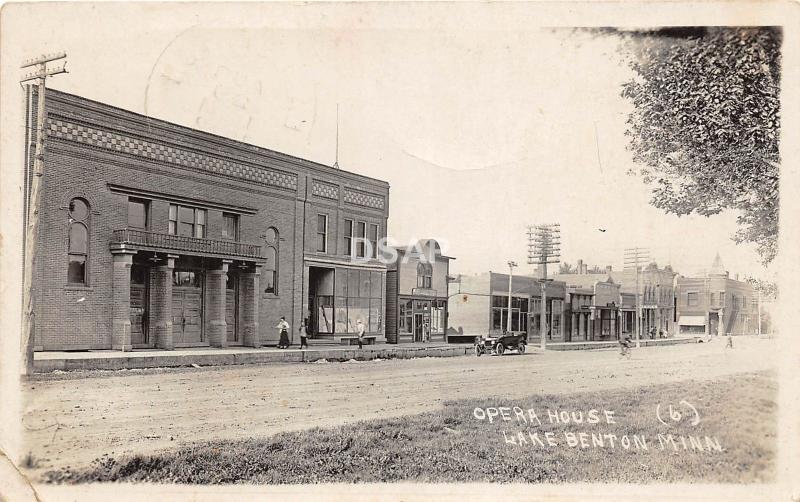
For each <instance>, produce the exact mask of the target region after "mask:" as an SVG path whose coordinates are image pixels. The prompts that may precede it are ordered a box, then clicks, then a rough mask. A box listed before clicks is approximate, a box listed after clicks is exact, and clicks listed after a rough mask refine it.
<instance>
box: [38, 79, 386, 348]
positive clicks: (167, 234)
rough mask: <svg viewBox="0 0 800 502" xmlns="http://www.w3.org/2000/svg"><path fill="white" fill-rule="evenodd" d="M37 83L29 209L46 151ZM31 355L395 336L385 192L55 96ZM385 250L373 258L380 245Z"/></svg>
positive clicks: (340, 174) (252, 149)
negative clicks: (389, 309)
mask: <svg viewBox="0 0 800 502" xmlns="http://www.w3.org/2000/svg"><path fill="white" fill-rule="evenodd" d="M36 89H37V88H36V87H33V86H31V87H28V94H27V103H28V114H27V124H26V125H27V131H29V133H28V137H27V138H26V153H27V156H26V158H27V160H28V166H27V169H26V176H27V177H26V180H25V181H26V183H25V187H26V201H27V200H28V192H29V187H30V176H31V163H32V159H33V151H34V145H35V137H33V135H34V134H35V130H36V124H35V120H36V119H35V117H36V112H35V106H36V97H35V95H36ZM46 107H47V109H46V112H47V113H46V116H47V118H46V121H47V122H46V124H45V130H46V134H47V136H46V139H45V158H44V165H45V176H44V177H43V178H42V185H41V207H40V212H39V214H40V223H39V235H38V238H37V239H38V243H37V268H36V270H34V279H33V284H34V295H35V305H36V313H35V315H36V324H35V350H40V351H41V350H86V349H118V350H130V349H132V348H151V347H152V348H161V349H172V348H174V347H187V346H211V347H225V346H229V345H244V346H252V347H258V346H261V345H265V344H274V343H276V342H277V339H278V332H277V330H276V329H275V325H276V324H277V322H278V320H279V319H280V317H281V316H285V317H286V318H287V320H289V322H290V323H291V324H292V338H293V341H294V343H297V341H298V337H297V326H298V325H299V322H300V320H301V319H303V318H308V319H309V320H310V333H311V334H312V338H317V339H319V338H322V339H329V340H331V341H340V340H344V339H347V338H348V337H350V336H352V334H353V333H355V330H356V327H355V325H356V322H357V320H358V319H361V320H363V322H364V324H365V325H366V326H367V332H368V334H369V335H370V337H372V339H374V340H378V341H383V340H385V336H384V333H385V330H384V321H383V312H384V311H385V302H386V293H385V291H386V288H385V276H386V267H385V265H383V264H381V263H380V262H379V261H378V260H377V259H375V258H376V256H372V257H369V256H365V254H367V253H368V252H369V251H368V250H369V248H370V246H368V245H365V240H369V241H372V242H373V243H374V242H377V241H378V240H379V239H381V238H383V237H385V235H386V221H387V217H388V208H389V186H388V184H387V183H386V182H383V181H379V180H375V179H372V178H368V177H365V176H360V175H357V174H354V173H350V172H346V171H341V170H338V169H334V168H332V167H329V166H325V165H322V164H318V163H315V162H311V161H308V160H303V159H299V158H296V157H292V156H290V155H286V154H282V153H278V152H275V151H271V150H267V149H264V148H259V147H256V146H252V145H248V144H244V143H241V142H237V141H233V140H230V139H226V138H222V137H219V136H216V135H213V134H208V133H204V132H201V131H197V130H193V129H189V128H186V127H181V126H178V125H175V124H171V123H168V122H164V121H160V120H155V119H152V118H149V117H146V116H143V115H139V114H136V113H132V112H129V111H125V110H121V109H119V108H115V107H112V106H108V105H105V104H101V103H98V102H95V101H91V100H88V99H85V98H82V97H78V96H74V95H71V94H66V93H63V92H58V91H55V90H50V89H48V90H47V105H46ZM372 249H373V250H375V249H376V246H372Z"/></svg>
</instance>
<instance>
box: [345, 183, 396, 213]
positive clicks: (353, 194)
mask: <svg viewBox="0 0 800 502" xmlns="http://www.w3.org/2000/svg"><path fill="white" fill-rule="evenodd" d="M344 201H345V202H347V203H349V204H355V205H356V206H364V207H371V208H373V209H383V208H384V207H385V206H386V201H384V199H383V197H382V196H380V195H374V194H369V193H365V192H359V191H357V190H352V189H350V188H345V189H344Z"/></svg>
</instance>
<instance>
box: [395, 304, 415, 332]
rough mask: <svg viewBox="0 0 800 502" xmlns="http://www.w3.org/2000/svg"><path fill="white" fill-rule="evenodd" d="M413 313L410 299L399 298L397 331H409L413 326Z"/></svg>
mask: <svg viewBox="0 0 800 502" xmlns="http://www.w3.org/2000/svg"><path fill="white" fill-rule="evenodd" d="M413 313H414V309H413V307H412V302H411V300H400V312H399V316H398V331H399V332H400V333H411V330H412V328H413Z"/></svg>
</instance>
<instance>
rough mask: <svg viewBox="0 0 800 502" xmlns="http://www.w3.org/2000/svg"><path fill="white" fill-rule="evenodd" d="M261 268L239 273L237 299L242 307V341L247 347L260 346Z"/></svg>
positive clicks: (261, 341)
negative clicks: (259, 303)
mask: <svg viewBox="0 0 800 502" xmlns="http://www.w3.org/2000/svg"><path fill="white" fill-rule="evenodd" d="M260 275H261V268H260V267H255V269H254V270H253V271H246V272H244V273H242V274H240V275H239V300H240V304H241V308H242V312H241V316H242V318H241V319H242V325H241V329H242V342H243V343H244V345H247V346H248V347H261V345H263V340H262V337H261V334H260V333H259V331H258V302H259V301H260V298H261V296H260V295H259V287H260V286H259V276H260Z"/></svg>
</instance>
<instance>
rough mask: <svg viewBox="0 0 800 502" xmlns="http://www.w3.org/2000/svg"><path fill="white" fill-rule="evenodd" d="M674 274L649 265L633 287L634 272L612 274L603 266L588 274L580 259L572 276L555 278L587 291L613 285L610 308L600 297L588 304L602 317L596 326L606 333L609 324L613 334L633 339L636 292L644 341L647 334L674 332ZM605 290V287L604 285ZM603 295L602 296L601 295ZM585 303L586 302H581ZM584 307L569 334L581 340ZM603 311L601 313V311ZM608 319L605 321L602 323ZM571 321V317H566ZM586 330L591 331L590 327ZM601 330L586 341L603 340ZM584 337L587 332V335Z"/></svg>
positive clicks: (578, 311)
mask: <svg viewBox="0 0 800 502" xmlns="http://www.w3.org/2000/svg"><path fill="white" fill-rule="evenodd" d="M676 276H677V274H676V273H675V272H674V271H673V270H672V267H671V266H669V265H667V266H665V267H664V268H659V267H658V265H657V264H656V263H650V264H649V265H648V266H646V267H643V268H642V270H641V271H640V272H639V286H638V288H637V285H636V282H637V281H636V271H635V270H624V271H621V272H620V271H614V270H613V269H612V268H611V267H610V266H608V267H606V268H605V270H604V271H603V272H590V271H589V269H588V267H587V266H586V264H585V263H583V260H578V263H577V266H576V273H574V274H559V275H557V276H556V278H558V279H560V280H564V281H566V282H567V285H570V284H572V285H574V286H576V287H579V288H580V287H582V288H584V289H586V288H589V289H592V290H594V287H595V286H594V285H595V284H596V283H601V284H606V283H613V284H615V285H616V287H617V288H618V296H617V298H616V299H615V300H614V301H613V306H611V305H606V303H610V302H608V301H607V299H604V298H602V297H596V298H593V299H592V300H591V301H592V303H591V304H590V305H591V306H593V307H594V310H595V312H596V314H597V315H601V316H604V317H602V318H601V321H600V322H601V324H600V325H598V326H601V325H602V326H606V328H605V329H606V330H608V329H609V327H610V326H611V325H612V324H616V326H615V329H616V330H617V334H618V335H619V334H628V333H629V334H631V335H632V336H635V333H636V293H637V289H638V293H639V306H640V308H641V319H640V326H641V328H640V329H641V332H642V337H644V338H646V337H648V336H649V335H650V334H651V333H655V336H656V337H658V336H659V334H660V333H662V332H663V333H664V334H666V333H670V332H671V331H672V330H673V329H674V319H675V309H674V294H675V290H674V286H673V284H674V281H675V277H676ZM606 287H608V286H606ZM574 294H576V295H581V296H585V295H586V294H588V292H586V291H581V290H579V289H577V290H575V292H574ZM604 294H605V293H604ZM584 301H587V300H584ZM587 308H588V305H584V306H583V310H581V309H580V308H579V309H578V310H577V311H575V314H576V322H578V328H577V331H575V327H574V326H573V327H572V333H574V334H575V336H577V337H578V338H577V339H578V340H581V339H582V338H581V337H582V336H583V333H584V332H583V331H581V330H582V328H581V324H580V323H581V322H582V319H581V316H582V315H583V316H584V317H585V314H586V309H587ZM601 310H604V311H601ZM612 313H613V314H614V315H616V316H617V317H618V319H617V321H615V322H614V323H612V322H611V321H610V317H611V316H612ZM606 319H609V320H606ZM569 320H570V322H571V321H572V315H570V317H569ZM590 329H594V327H591V328H590ZM603 332H604V331H602V329H601V331H595V332H594V333H596V334H597V335H596V337H595V338H589V339H597V340H602V339H606V338H605V335H602V333H603ZM587 334H588V333H587Z"/></svg>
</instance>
